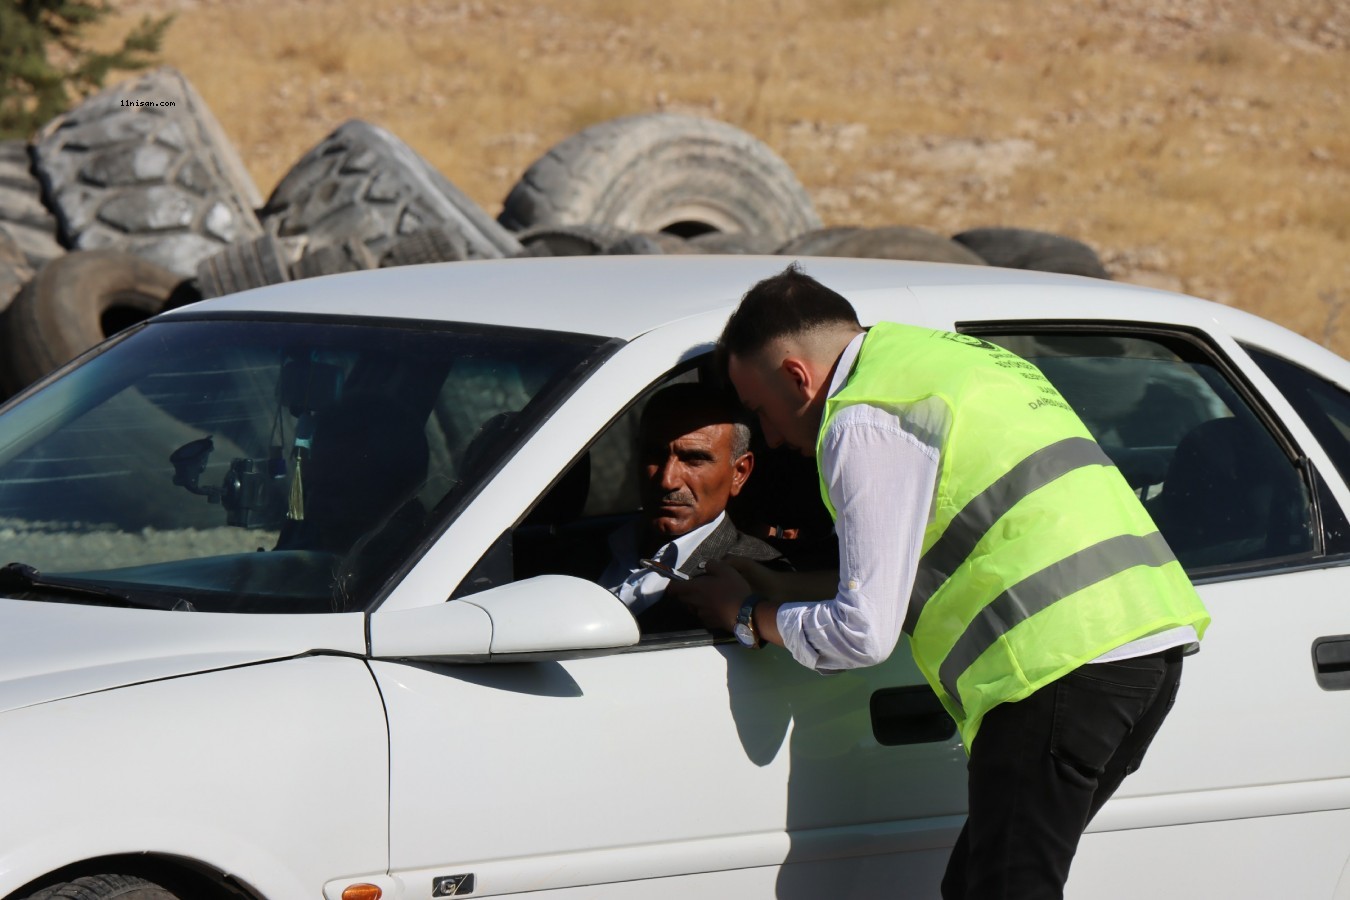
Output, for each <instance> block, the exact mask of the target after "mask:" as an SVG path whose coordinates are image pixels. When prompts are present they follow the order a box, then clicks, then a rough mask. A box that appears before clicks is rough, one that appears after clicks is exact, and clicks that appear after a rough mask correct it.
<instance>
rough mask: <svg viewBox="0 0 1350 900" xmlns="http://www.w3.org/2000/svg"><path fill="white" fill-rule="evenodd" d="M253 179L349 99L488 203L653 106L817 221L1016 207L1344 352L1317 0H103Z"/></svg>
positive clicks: (1121, 267) (1348, 197) (1332, 42)
mask: <svg viewBox="0 0 1350 900" xmlns="http://www.w3.org/2000/svg"><path fill="white" fill-rule="evenodd" d="M118 2H119V6H120V8H121V10H122V15H123V18H122V19H121V21H120V22H113V23H109V25H108V28H107V31H108V33H109V34H112V33H116V32H118V31H120V30H124V29H125V27H126V23H127V22H129V21H131V20H133V19H135V18H138V17H139V16H140V15H141V14H142V13H144V12H146V11H156V10H163V9H174V10H177V12H178V18H177V20H176V21H175V23H174V25H173V26H172V28H171V30H170V33H169V37H168V41H167V47H166V51H165V53H164V58H165V60H166V61H167V62H169V63H170V64H172V65H175V66H177V67H178V68H179V69H181V70H182V71H183V72H185V73H186V74H187V76H188V77H189V78H190V79H191V80H192V81H193V83H194V84H195V85H196V86H197V88H198V90H199V91H201V93H202V94H203V95H204V96H205V97H206V99H207V101H208V102H209V103H210V104H211V106H212V108H213V110H214V111H215V113H216V115H217V116H218V117H219V118H220V120H221V122H222V123H223V124H224V126H225V129H226V131H227V132H228V133H229V134H230V135H231V136H232V138H233V139H234V141H235V142H236V144H237V146H238V148H239V151H240V153H241V155H242V156H243V158H244V159H245V160H246V162H247V163H248V165H249V167H250V169H251V171H252V174H253V176H254V178H255V180H256V181H257V183H258V185H259V187H260V188H261V189H262V192H263V194H264V195H266V193H267V192H268V191H270V190H271V188H272V187H273V186H274V185H275V184H276V182H277V181H278V180H279V179H280V178H281V176H282V175H283V174H284V173H285V172H286V170H287V169H288V168H289V166H290V165H291V163H292V162H294V160H295V159H296V158H298V157H299V156H300V155H301V154H302V153H303V152H305V151H306V150H307V149H308V148H309V147H311V146H313V145H314V144H315V143H317V142H318V141H319V140H321V139H322V138H323V136H324V135H325V134H327V133H328V132H329V131H331V130H332V129H333V128H334V127H336V126H337V125H339V124H340V123H341V122H343V121H344V120H346V119H348V118H352V117H359V118H364V119H367V120H370V121H373V122H376V123H378V124H380V125H383V126H385V127H387V128H389V129H390V130H391V131H393V132H394V133H395V134H398V135H399V136H400V137H402V138H403V139H404V140H405V141H407V142H408V143H409V144H411V145H412V146H413V147H414V148H415V149H417V150H418V151H419V152H420V153H422V154H423V155H424V156H425V157H427V159H429V160H430V161H431V162H432V163H433V164H435V165H436V166H437V167H438V168H440V169H441V170H442V171H443V172H444V173H445V174H446V175H447V176H448V177H449V178H450V179H451V180H452V181H454V182H455V183H456V184H458V185H459V186H460V187H461V188H463V189H464V190H465V191H466V192H467V193H468V194H469V195H470V196H471V197H473V198H474V199H475V200H477V201H478V202H479V203H481V204H482V205H483V206H484V207H485V208H486V209H488V210H489V211H491V212H494V213H495V212H496V211H497V210H498V209H499V208H500V205H501V201H502V199H503V198H504V197H505V196H506V193H507V191H508V190H509V189H510V187H511V185H512V184H513V183H514V182H515V180H516V179H517V178H518V177H519V176H520V173H521V172H522V171H523V170H524V169H525V168H526V167H527V166H528V165H529V164H530V163H531V162H532V161H533V160H534V159H535V158H537V157H538V156H539V155H540V154H542V153H543V152H544V151H546V150H547V149H548V148H549V147H550V146H551V145H553V144H554V143H556V142H557V141H559V140H562V139H563V138H565V137H566V136H568V135H569V134H571V133H573V132H575V131H577V130H579V129H581V128H584V127H586V126H587V125H590V124H594V123H595V122H599V121H602V120H605V119H608V118H612V117H614V116H618V115H624V114H628V113H634V112H642V111H649V110H657V109H671V110H680V111H689V112H696V113H702V114H706V115H711V116H715V117H718V118H720V119H723V120H725V121H728V122H731V123H732V124H735V125H738V126H740V127H742V128H745V129H747V130H749V131H751V132H753V133H754V134H756V135H758V136H759V137H760V138H762V139H763V140H765V141H766V142H768V143H769V144H770V145H771V146H772V147H774V148H775V149H776V150H777V151H778V152H779V153H780V154H781V155H782V156H783V157H784V158H785V159H786V160H787V161H788V162H789V163H790V164H791V165H792V166H793V167H794V169H795V170H796V171H797V173H798V175H799V177H800V178H801V179H802V181H803V183H804V184H805V185H806V186H807V188H808V189H809V190H810V191H811V193H812V195H813V197H815V199H816V202H817V205H818V207H819V209H820V211H821V213H822V216H823V217H824V218H825V219H826V220H827V221H828V222H832V223H844V222H852V223H860V224H891V223H894V224H912V225H921V226H925V227H928V228H932V229H934V230H938V231H943V232H948V233H951V232H955V231H959V230H962V229H965V228H971V227H976V226H981V225H991V224H1005V225H1021V226H1025V227H1031V228H1043V229H1047V230H1052V231H1059V232H1064V233H1067V234H1070V235H1073V236H1075V237H1078V238H1081V239H1083V240H1086V241H1088V242H1089V243H1091V244H1092V245H1094V246H1096V247H1097V248H1099V250H1100V251H1101V252H1102V254H1103V256H1104V257H1105V258H1106V259H1107V260H1108V263H1109V265H1110V266H1111V267H1112V268H1113V270H1114V271H1115V272H1116V273H1117V274H1118V275H1119V276H1120V277H1122V278H1126V279H1138V280H1146V281H1150V282H1153V283H1164V284H1174V285H1175V286H1177V287H1179V288H1182V289H1184V290H1187V291H1189V292H1192V293H1196V294H1199V295H1201V296H1208V297H1210V298H1212V299H1218V300H1221V301H1224V302H1229V303H1233V304H1235V305H1239V306H1242V307H1244V308H1247V309H1250V310H1252V311H1254V312H1257V313H1260V314H1263V315H1266V316H1269V317H1271V318H1274V319H1276V320H1277V321H1280V322H1282V323H1283V324H1286V325H1289V326H1290V327H1293V328H1296V329H1298V330H1300V331H1302V332H1303V333H1304V334H1307V335H1308V336H1309V337H1312V338H1314V339H1316V340H1320V341H1323V342H1325V343H1327V344H1328V345H1330V346H1332V347H1333V348H1334V349H1337V350H1338V351H1340V352H1342V353H1350V315H1346V316H1343V315H1341V314H1340V304H1342V303H1343V302H1344V300H1345V298H1346V296H1347V294H1348V293H1350V253H1347V247H1346V244H1347V240H1350V129H1347V126H1350V106H1348V105H1347V99H1346V96H1345V91H1344V85H1345V84H1347V83H1350V11H1347V9H1346V7H1345V5H1344V4H1341V3H1337V2H1334V0H1272V2H1269V3H1262V4H1250V3H1247V2H1244V0H1186V2H1183V0H1101V2H1097V3H1092V4H1074V3H1064V2H1041V0H1010V2H1006V3H993V2H990V0H946V2H943V3H940V4H915V3H902V2H898V0H816V2H811V0H684V2H682V3H677V4H675V3H672V4H666V3H641V2H637V0H538V2H533V3H527V2H521V0H497V2H492V0H466V2H433V0H362V2H357V0H118Z"/></svg>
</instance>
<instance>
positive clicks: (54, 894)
mask: <svg viewBox="0 0 1350 900" xmlns="http://www.w3.org/2000/svg"><path fill="white" fill-rule="evenodd" d="M114 898H115V900H179V897H178V895H177V894H172V893H170V892H168V891H166V890H165V889H164V888H162V887H160V886H159V885H157V884H155V883H154V882H150V881H146V880H145V879H144V878H136V877H134V876H130V875H86V876H85V877H83V878H76V879H75V880H74V881H64V882H62V883H61V884H54V885H52V886H51V887H45V888H43V889H42V890H40V891H38V892H37V893H36V894H29V895H28V896H27V897H26V898H24V900H114Z"/></svg>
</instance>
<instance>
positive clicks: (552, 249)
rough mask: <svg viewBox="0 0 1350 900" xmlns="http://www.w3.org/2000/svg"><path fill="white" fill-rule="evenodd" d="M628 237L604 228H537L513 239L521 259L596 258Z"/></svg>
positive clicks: (574, 226)
mask: <svg viewBox="0 0 1350 900" xmlns="http://www.w3.org/2000/svg"><path fill="white" fill-rule="evenodd" d="M629 234H630V233H629V232H627V231H623V230H622V229H618V228H610V227H607V226H605V225H540V226H538V227H535V228H530V229H527V230H525V231H522V232H521V233H520V234H518V235H516V237H517V238H518V239H519V240H520V243H521V246H523V247H524V248H525V253H524V254H523V255H525V256H596V255H598V254H603V253H609V252H610V249H611V248H612V247H614V246H615V245H617V244H619V243H620V242H622V241H625V240H627V238H628V237H629Z"/></svg>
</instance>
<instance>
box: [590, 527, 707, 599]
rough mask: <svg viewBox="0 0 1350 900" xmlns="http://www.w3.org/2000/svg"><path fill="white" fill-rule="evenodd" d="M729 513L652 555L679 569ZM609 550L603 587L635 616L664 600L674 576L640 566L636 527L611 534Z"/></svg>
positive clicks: (671, 542) (669, 542) (668, 542)
mask: <svg viewBox="0 0 1350 900" xmlns="http://www.w3.org/2000/svg"><path fill="white" fill-rule="evenodd" d="M726 515H727V514H726V512H725V511H724V512H720V513H718V514H717V518H715V519H713V520H712V521H711V522H709V523H707V524H706V525H700V526H699V527H698V528H695V529H694V530H693V531H691V532H689V533H688V534H682V535H680V536H679V537H677V538H673V539H672V540H669V541H667V542H666V543H664V544H662V545H661V546H660V547H658V548H657V550H656V552H655V553H653V554H652V557H651V558H652V559H655V560H658V561H659V562H663V563H665V564H666V565H668V566H670V567H671V568H672V569H678V568H679V567H680V566H682V565H684V563H685V562H686V561H688V559H689V555H690V554H691V553H693V552H694V551H695V550H696V549H698V545H699V544H702V543H703V542H704V541H705V540H707V539H708V536H709V535H711V534H712V533H713V532H714V531H716V530H717V526H718V525H721V524H722V520H723V519H725V518H726ZM609 550H610V560H609V565H608V566H607V567H606V568H605V572H604V574H603V575H601V576H600V586H601V587H604V588H607V589H608V590H609V591H610V592H611V593H613V594H614V595H615V596H617V597H618V598H619V599H620V600H622V601H623V602H624V605H626V606H627V607H628V609H629V611H630V612H632V613H633V615H635V616H636V615H638V614H639V613H641V612H643V611H645V610H646V609H647V608H648V607H650V606H652V605H653V604H654V603H656V601H657V600H660V599H661V597H662V596H663V595H664V594H665V592H666V585H668V584H670V579H669V578H666V577H665V576H664V575H658V574H657V573H656V572H653V571H652V570H651V569H644V568H642V567H641V566H640V565H639V557H638V548H637V529H636V528H620V529H618V530H617V531H614V532H613V533H612V534H610V536H609Z"/></svg>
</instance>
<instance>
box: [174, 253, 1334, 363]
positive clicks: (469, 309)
mask: <svg viewBox="0 0 1350 900" xmlns="http://www.w3.org/2000/svg"><path fill="white" fill-rule="evenodd" d="M789 262H792V259H791V258H789V257H784V256H715V255H692V254H691V255H670V256H663V255H650V256H590V257H553V258H522V259H504V260H480V261H468V262H449V263H437V264H432V265H422V266H404V267H397V268H386V269H374V270H368V271H363V272H350V273H344V274H341V275H332V276H326V277H321V278H310V279H304V280H300V281H291V282H287V283H285V284H278V285H271V286H268V287H263V288H257V289H255V290H250V291H243V292H240V293H237V294H230V295H227V296H225V297H219V298H215V299H211V300H205V301H201V302H199V303H194V304H191V305H190V306H186V307H182V308H180V309H178V310H174V311H171V312H169V313H166V314H164V315H165V316H175V315H183V314H194V315H196V314H214V313H224V314H237V313H249V312H281V313H301V314H303V313H310V314H320V315H338V316H362V317H383V318H394V319H417V320H430V321H446V322H467V323H474V324H483V325H500V326H514V327H526V328H538V329H545V330H551V331H564V332H574V333H577V334H589V335H596V336H601V337H607V338H621V339H623V340H632V339H634V338H636V337H638V336H640V335H643V334H646V333H648V332H651V331H655V330H658V329H660V328H662V327H663V326H666V325H670V324H671V323H674V322H678V321H681V320H684V319H688V318H690V317H695V316H704V317H710V318H714V319H718V320H721V319H725V317H726V316H727V315H729V314H730V313H731V311H732V310H733V309H734V308H735V306H736V304H737V303H738V302H739V301H740V298H741V297H742V296H743V295H744V294H745V292H746V291H747V290H748V289H749V288H750V286H751V285H753V284H754V283H755V282H757V281H759V280H760V279H762V278H766V277H768V276H770V275H774V274H776V273H778V272H781V271H782V270H783V269H784V267H785V266H787V264H788V263H789ZM798 262H799V263H800V265H801V267H802V269H803V270H804V271H805V272H806V273H807V274H809V275H811V276H813V277H815V278H817V279H819V280H820V281H821V282H823V283H825V284H827V285H829V286H830V287H831V288H833V289H835V290H837V291H838V292H839V293H841V294H843V295H844V296H845V297H847V298H848V299H849V300H850V301H852V302H853V304H854V305H855V307H857V309H858V313H859V318H860V319H861V320H862V321H863V323H864V324H870V323H871V322H875V321H879V320H881V319H894V320H897V321H907V322H912V323H913V324H923V325H929V326H931V327H950V325H951V323H953V322H980V321H991V320H1004V321H1011V320H1031V319H1047V320H1049V319H1056V320H1059V319H1067V320H1097V321H1117V322H1145V323H1148V322H1153V323H1159V324H1167V325H1174V326H1175V325H1179V326H1183V327H1190V328H1195V329H1203V330H1206V331H1212V332H1214V331H1216V332H1218V333H1221V334H1226V335H1229V336H1231V337H1233V338H1235V339H1237V340H1256V341H1257V342H1258V343H1260V344H1262V345H1264V346H1267V347H1269V348H1271V349H1273V350H1275V351H1276V352H1278V353H1281V354H1282V355H1286V356H1289V357H1290V358H1295V359H1298V358H1302V355H1303V354H1309V353H1311V354H1314V355H1315V356H1317V357H1319V358H1321V360H1322V361H1324V362H1327V363H1332V361H1333V360H1334V363H1339V366H1337V368H1340V366H1344V365H1345V362H1344V361H1343V360H1341V359H1340V358H1339V357H1336V356H1335V354H1332V353H1330V351H1327V350H1325V349H1324V348H1322V347H1320V346H1318V345H1317V344H1314V343H1313V342H1312V341H1309V340H1307V339H1306V338H1303V337H1301V336H1299V335H1297V334H1295V333H1294V332H1292V331H1289V330H1287V329H1285V328H1282V327H1280V326H1278V325H1275V324H1274V323H1272V322H1269V321H1267V320H1265V319H1262V318H1259V317H1257V316H1254V315H1251V314H1249V313H1245V312H1243V311H1241V310H1238V309H1233V308H1231V307H1226V306H1223V305H1222V304H1218V303H1212V302H1210V301H1206V300H1200V299H1197V298H1195V297H1189V296H1185V295H1182V294H1175V293H1171V292H1168V291H1162V290H1157V289H1154V288H1149V287H1144V286H1141V285H1133V284H1126V283H1123V282H1115V281H1106V280H1102V279H1096V278H1085V277H1079V276H1074V275H1060V274H1055V273H1048V272H1034V271H1026V270H1018V269H1001V268H996V267H993V266H971V265H952V264H944V263H926V262H912V261H900V260H874V259H843V258H825V257H808V258H802V259H800V260H798ZM944 323H945V325H944ZM714 334H715V332H714ZM1334 363H1333V365H1334ZM1341 371H1342V372H1343V373H1346V374H1345V375H1344V377H1343V378H1338V379H1337V380H1338V381H1341V382H1342V383H1345V379H1350V369H1342V370H1341Z"/></svg>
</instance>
